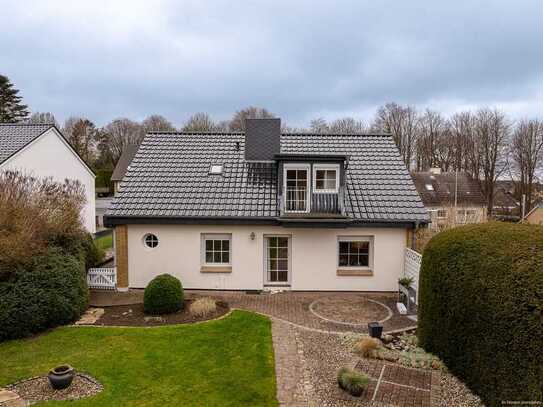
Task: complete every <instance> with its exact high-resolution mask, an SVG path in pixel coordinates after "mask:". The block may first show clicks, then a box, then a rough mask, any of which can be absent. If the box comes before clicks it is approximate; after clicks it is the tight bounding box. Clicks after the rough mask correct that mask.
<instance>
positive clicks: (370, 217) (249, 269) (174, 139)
mask: <svg viewBox="0 0 543 407" xmlns="http://www.w3.org/2000/svg"><path fill="white" fill-rule="evenodd" d="M246 128H247V129H246V131H245V132H244V133H209V134H191V133H150V134H148V135H147V136H146V137H145V139H144V141H143V142H142V144H141V145H140V147H139V149H138V151H137V153H136V154H135V156H134V158H133V160H132V163H131V165H130V167H129V168H128V171H127V172H126V174H125V176H124V178H123V181H122V182H121V185H120V188H119V191H118V194H117V195H116V197H115V198H114V200H113V202H112V204H111V207H110V209H109V210H108V212H107V213H106V215H105V217H104V222H105V224H106V226H110V227H113V228H115V252H116V254H115V261H116V269H117V285H118V288H119V289H128V288H144V287H146V285H147V284H148V283H149V282H150V281H151V280H152V279H153V278H154V277H156V276H157V275H160V274H164V273H168V274H171V275H173V276H175V277H177V278H179V279H180V280H181V282H182V283H183V286H184V287H186V288H191V289H219V290H274V289H286V290H300V291H306V290H311V291H313V290H318V291H394V290H397V287H398V278H399V277H400V276H401V275H402V274H403V267H404V253H405V251H406V247H408V246H409V245H410V241H411V240H412V236H413V233H412V232H413V230H414V229H416V228H417V227H419V226H421V225H424V224H426V223H428V221H429V218H428V214H427V211H426V209H425V208H424V206H423V204H422V202H421V200H420V197H419V195H418V194H417V191H416V189H415V187H414V185H413V182H412V180H411V178H410V176H409V173H408V171H407V169H406V168H405V166H404V164H403V162H402V159H401V157H400V155H399V154H398V151H397V148H396V146H395V145H394V142H393V141H392V138H391V137H390V136H388V135H358V134H350V135H345V134H336V135H322V134H281V133H280V121H279V119H253V120H248V121H247V122H246Z"/></svg>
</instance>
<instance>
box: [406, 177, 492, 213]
mask: <svg viewBox="0 0 543 407" xmlns="http://www.w3.org/2000/svg"><path fill="white" fill-rule="evenodd" d="M411 175H412V177H413V181H414V182H415V186H416V188H417V190H418V191H419V194H420V196H421V198H422V201H423V202H424V204H425V205H427V206H451V205H454V201H455V196H454V195H455V191H456V193H457V195H458V196H457V202H458V204H459V205H475V206H484V205H485V204H486V200H485V197H484V196H483V192H482V191H481V186H480V185H479V182H478V181H477V180H476V179H473V178H471V177H470V176H469V174H467V173H465V172H458V174H455V173H454V172H443V173H441V174H432V173H431V172H429V171H427V172H413V173H412V174H411ZM430 185H431V187H430V189H428V186H430Z"/></svg>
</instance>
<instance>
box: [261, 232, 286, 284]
mask: <svg viewBox="0 0 543 407" xmlns="http://www.w3.org/2000/svg"><path fill="white" fill-rule="evenodd" d="M270 237H285V238H287V239H288V271H287V281H269V279H268V260H269V252H268V250H269V245H268V238H270ZM263 244H264V285H265V286H274V285H278V286H285V285H287V286H288V285H290V279H291V270H292V235H284V234H271V235H268V234H265V235H264V239H263Z"/></svg>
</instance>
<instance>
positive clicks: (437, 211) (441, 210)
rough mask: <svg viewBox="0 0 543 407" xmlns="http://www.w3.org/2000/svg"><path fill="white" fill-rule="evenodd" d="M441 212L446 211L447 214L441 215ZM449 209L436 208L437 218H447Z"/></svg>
mask: <svg viewBox="0 0 543 407" xmlns="http://www.w3.org/2000/svg"><path fill="white" fill-rule="evenodd" d="M439 212H445V216H439ZM447 215H448V213H447V209H436V218H437V219H447V218H448V216H447Z"/></svg>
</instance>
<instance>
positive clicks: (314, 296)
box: [91, 290, 416, 333]
mask: <svg viewBox="0 0 543 407" xmlns="http://www.w3.org/2000/svg"><path fill="white" fill-rule="evenodd" d="M185 294H186V296H187V298H194V297H201V296H206V297H213V298H216V299H220V300H223V301H226V302H228V304H229V305H230V307H231V308H238V309H244V310H248V311H253V312H258V313H260V314H264V315H267V316H270V317H273V318H276V319H278V320H280V321H285V322H289V323H291V324H294V325H296V326H298V327H300V328H305V329H310V330H314V331H319V332H323V333H347V332H356V333H366V332H367V324H368V322H372V321H379V322H381V323H382V324H383V330H384V332H394V331H398V330H405V329H411V328H414V327H415V325H416V323H415V322H414V321H413V320H412V319H410V318H408V317H407V316H405V315H400V314H399V313H398V312H397V310H396V305H395V304H396V301H397V294H395V293H353V292H347V293H346V292H286V291H285V292H279V293H273V294H272V293H267V292H263V293H254V294H253V293H246V292H243V291H204V290H185ZM142 301H143V290H130V291H128V292H113V291H98V290H95V291H92V292H91V305H92V306H94V307H107V306H112V305H131V304H138V303H141V302H142Z"/></svg>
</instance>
